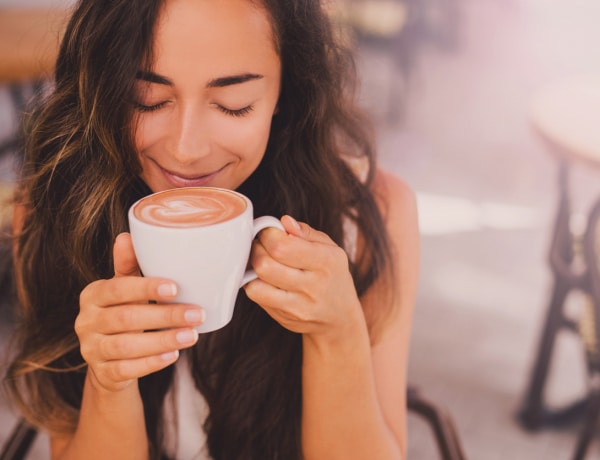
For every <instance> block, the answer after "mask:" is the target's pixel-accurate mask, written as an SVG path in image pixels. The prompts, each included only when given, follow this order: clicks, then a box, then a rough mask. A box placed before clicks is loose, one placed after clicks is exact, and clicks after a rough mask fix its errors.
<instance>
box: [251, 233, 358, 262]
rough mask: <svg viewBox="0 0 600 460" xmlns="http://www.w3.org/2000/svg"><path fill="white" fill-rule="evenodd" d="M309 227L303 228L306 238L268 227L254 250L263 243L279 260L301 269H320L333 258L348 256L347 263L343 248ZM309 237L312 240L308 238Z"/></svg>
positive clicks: (269, 252) (272, 255) (255, 243)
mask: <svg viewBox="0 0 600 460" xmlns="http://www.w3.org/2000/svg"><path fill="white" fill-rule="evenodd" d="M300 225H302V224H300ZM307 229H310V227H308V226H307V227H303V229H302V233H303V235H304V236H305V237H304V238H299V237H297V236H296V235H293V234H285V233H283V232H277V231H272V232H271V231H269V230H270V229H267V230H266V231H264V232H263V233H261V234H260V235H259V237H258V240H257V241H255V242H254V246H253V250H254V248H255V247H256V246H257V244H261V245H262V246H263V247H264V248H265V249H266V251H267V253H268V254H269V255H270V256H271V257H272V258H274V259H275V260H277V261H278V262H280V263H282V264H283V265H287V266H289V267H293V268H297V269H300V270H316V271H319V270H320V269H321V268H323V267H326V266H328V265H329V264H330V263H331V260H332V258H335V259H337V258H342V257H343V258H346V264H347V257H346V254H345V252H344V250H343V249H341V248H340V247H339V246H337V245H336V244H335V243H334V242H333V241H332V240H331V239H330V238H329V237H328V236H327V235H325V234H324V233H322V232H318V231H317V230H314V229H311V230H307ZM307 237H309V238H311V240H308V239H307Z"/></svg>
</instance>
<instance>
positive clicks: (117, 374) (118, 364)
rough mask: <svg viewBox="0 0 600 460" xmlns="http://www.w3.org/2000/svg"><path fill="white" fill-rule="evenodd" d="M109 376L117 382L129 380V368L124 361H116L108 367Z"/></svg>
mask: <svg viewBox="0 0 600 460" xmlns="http://www.w3.org/2000/svg"><path fill="white" fill-rule="evenodd" d="M107 370H108V372H107V373H108V376H109V378H110V379H111V380H113V381H115V382H122V381H123V380H127V377H126V376H127V366H126V365H125V362H124V361H114V362H112V363H110V364H109V365H108V369H107Z"/></svg>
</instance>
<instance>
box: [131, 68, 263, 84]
mask: <svg viewBox="0 0 600 460" xmlns="http://www.w3.org/2000/svg"><path fill="white" fill-rule="evenodd" d="M136 78H137V79H138V80H143V81H147V82H149V83H157V84H159V85H166V86H174V84H173V82H172V81H171V80H169V79H168V78H167V77H163V76H162V75H158V74H156V73H154V72H148V71H143V70H140V71H138V73H137V75H136ZM261 78H264V77H263V75H259V74H255V73H243V74H240V75H229V76H227V77H219V78H214V79H212V80H210V81H209V82H208V83H207V84H206V87H207V88H223V87H225V86H231V85H239V84H240V83H245V82H247V81H252V80H259V79H261Z"/></svg>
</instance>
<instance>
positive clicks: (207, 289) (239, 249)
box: [128, 187, 285, 332]
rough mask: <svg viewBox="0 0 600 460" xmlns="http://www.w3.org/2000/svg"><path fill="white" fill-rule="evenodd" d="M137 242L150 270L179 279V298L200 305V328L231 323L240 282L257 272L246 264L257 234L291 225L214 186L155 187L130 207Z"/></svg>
mask: <svg viewBox="0 0 600 460" xmlns="http://www.w3.org/2000/svg"><path fill="white" fill-rule="evenodd" d="M128 217H129V227H130V232H131V238H132V241H133V248H134V251H135V254H136V257H137V260H138V263H139V265H140V269H141V271H142V273H143V274H144V276H149V277H160V278H166V279H170V280H173V281H175V282H176V283H177V285H178V295H177V297H176V298H175V299H174V300H173V302H181V303H190V304H195V305H199V306H200V307H202V308H203V309H204V310H205V312H206V315H205V318H206V319H205V321H204V323H203V324H202V325H200V326H199V327H198V328H197V330H198V332H210V331H214V330H216V329H220V328H222V327H223V326H225V325H226V324H227V323H229V321H231V317H232V316H233V309H234V305H235V299H236V297H237V294H238V291H239V289H240V287H242V286H243V285H244V284H246V283H248V282H250V281H251V280H253V279H255V278H256V273H254V270H252V269H250V270H246V267H247V264H248V258H249V256H250V249H251V245H252V240H253V239H254V238H255V237H256V235H257V234H258V233H259V232H260V231H261V230H263V229H265V228H267V227H275V228H278V229H280V230H282V231H285V230H284V228H283V226H282V225H281V222H280V221H279V220H278V219H276V218H275V217H271V216H263V217H259V218H257V219H253V210H252V202H251V201H250V200H249V199H248V198H247V197H245V196H244V195H242V194H240V193H237V192H234V191H231V190H225V189H219V188H214V187H184V188H179V189H173V190H165V191H163V192H158V193H154V194H152V195H149V196H147V197H144V198H142V199H141V200H139V201H137V202H136V203H134V204H133V205H132V206H131V208H130V209H129V214H128Z"/></svg>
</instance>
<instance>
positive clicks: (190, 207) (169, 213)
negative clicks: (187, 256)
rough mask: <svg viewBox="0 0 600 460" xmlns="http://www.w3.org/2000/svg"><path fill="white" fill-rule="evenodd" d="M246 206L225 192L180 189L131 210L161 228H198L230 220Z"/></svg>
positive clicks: (210, 189) (144, 201)
mask: <svg viewBox="0 0 600 460" xmlns="http://www.w3.org/2000/svg"><path fill="white" fill-rule="evenodd" d="M245 209H246V202H245V201H244V200H243V199H242V198H240V197H239V196H237V195H235V194H234V193H231V192H228V191H226V190H218V189H213V188H208V187H207V188H202V187H193V188H181V189H175V190H167V191H165V192H162V193H157V194H155V195H151V196H149V197H146V198H145V199H143V200H142V201H141V202H139V203H138V204H137V205H136V207H135V211H134V212H135V215H136V217H137V218H138V219H140V220H142V221H144V222H146V223H148V224H152V225H158V226H161V227H181V228H188V227H201V226H205V225H213V224H218V223H219V222H224V221H226V220H230V219H233V218H234V217H236V216H238V215H240V214H241V213H242V212H244V210H245Z"/></svg>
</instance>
